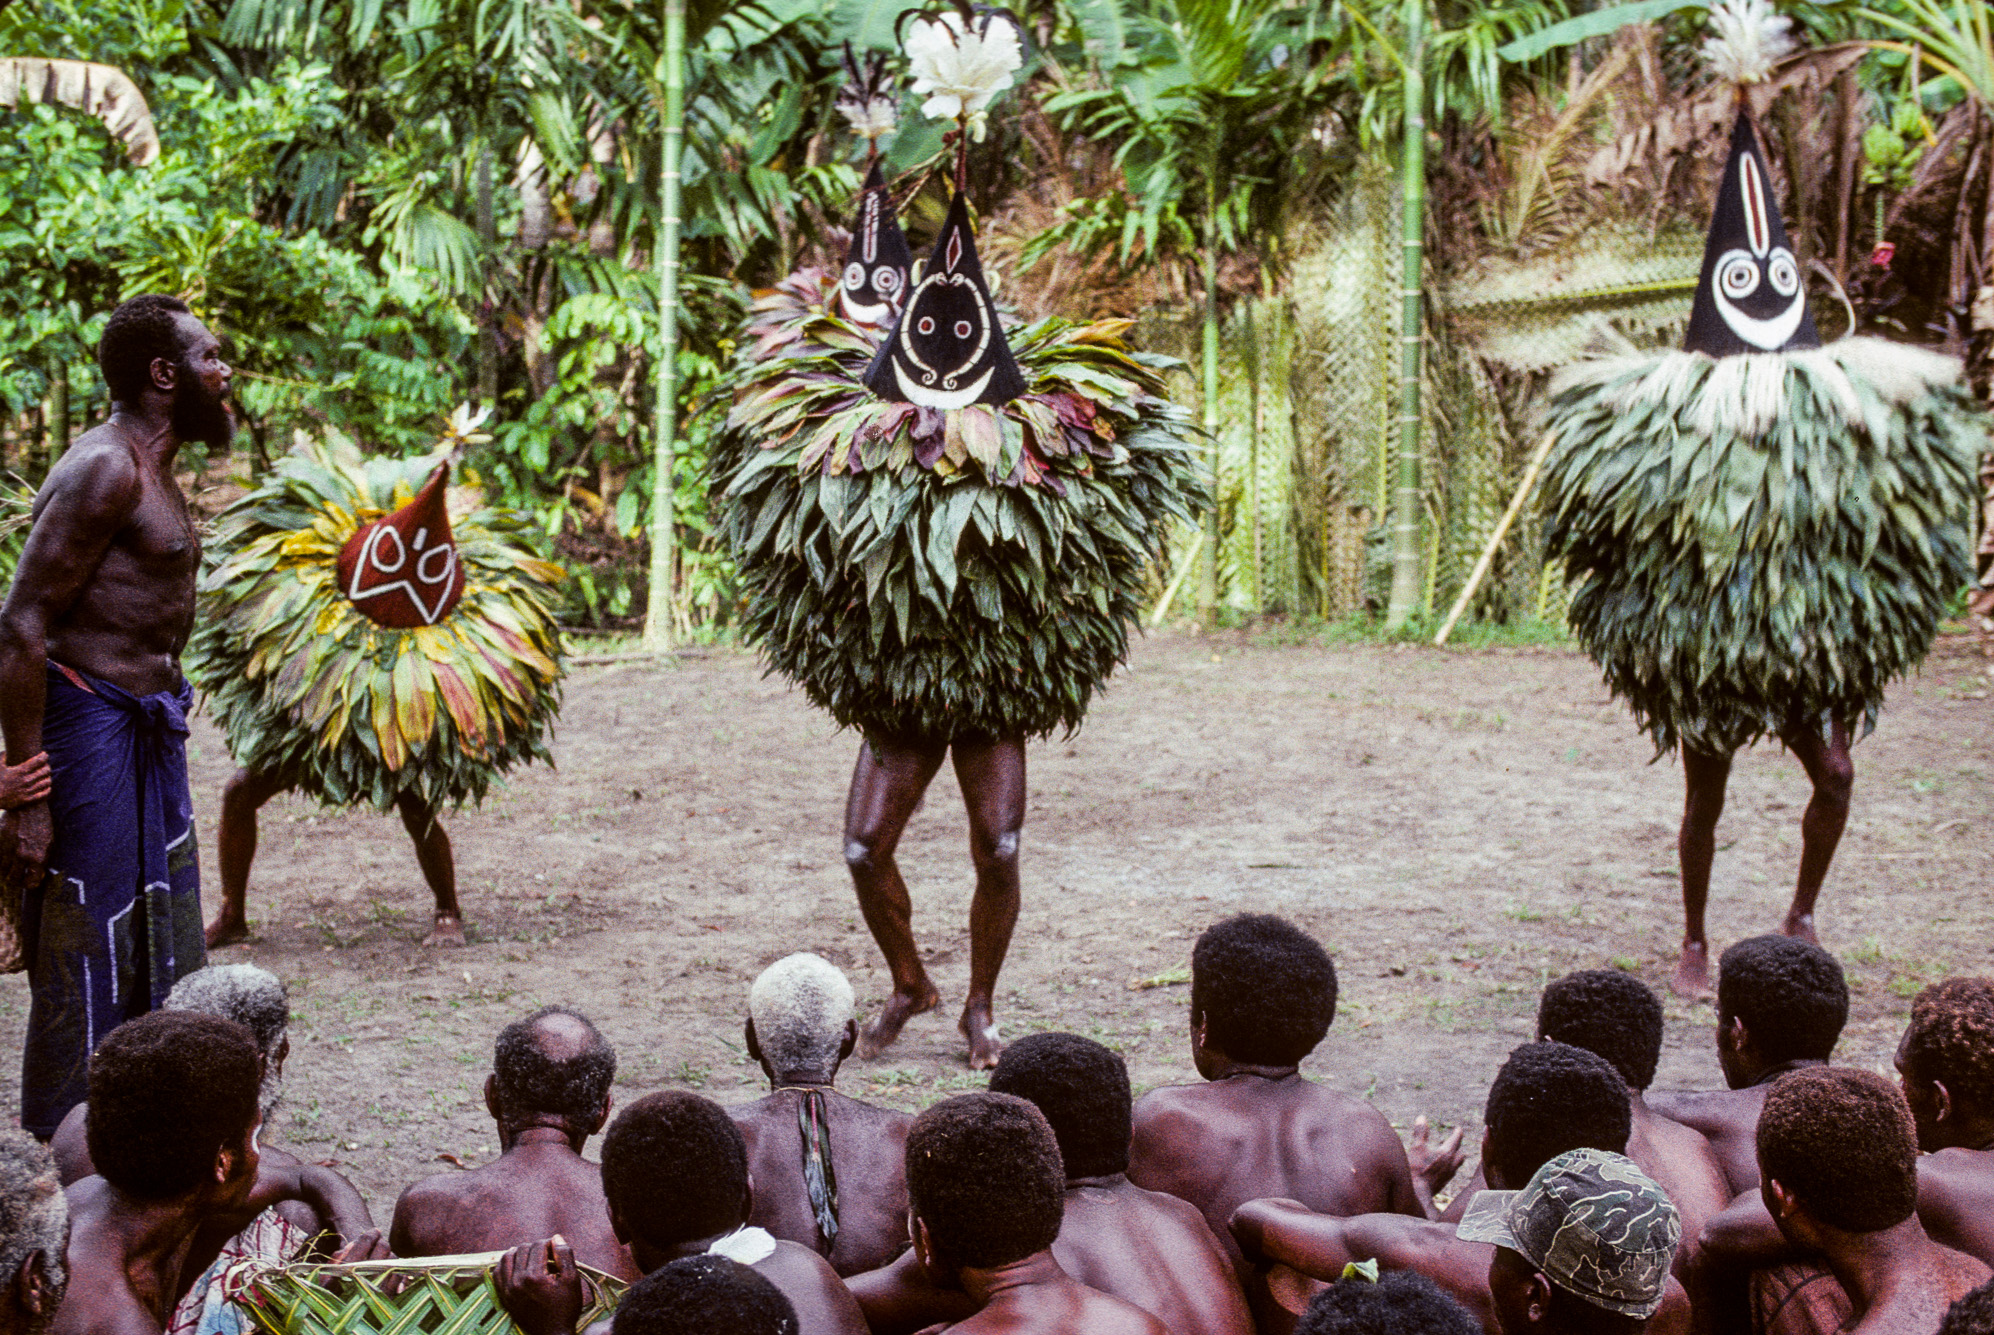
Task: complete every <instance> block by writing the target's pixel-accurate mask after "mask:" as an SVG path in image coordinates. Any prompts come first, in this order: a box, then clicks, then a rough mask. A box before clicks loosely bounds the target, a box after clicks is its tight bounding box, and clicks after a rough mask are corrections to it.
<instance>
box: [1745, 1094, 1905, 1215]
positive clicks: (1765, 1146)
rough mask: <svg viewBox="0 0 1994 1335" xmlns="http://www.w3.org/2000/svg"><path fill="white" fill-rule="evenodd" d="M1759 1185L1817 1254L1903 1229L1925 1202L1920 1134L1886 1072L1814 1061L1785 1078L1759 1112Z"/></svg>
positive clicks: (1769, 1204) (1772, 1206) (1770, 1206)
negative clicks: (1859, 1237)
mask: <svg viewBox="0 0 1994 1335" xmlns="http://www.w3.org/2000/svg"><path fill="white" fill-rule="evenodd" d="M1758 1147H1759V1173H1760V1176H1761V1178H1762V1180H1763V1184H1762V1186H1761V1188H1760V1191H1761V1194H1763V1195H1764V1197H1765V1203H1766V1209H1768V1210H1769V1211H1771V1212H1772V1217H1773V1222H1774V1223H1776V1224H1778V1225H1779V1231H1780V1232H1781V1233H1784V1234H1785V1235H1786V1237H1787V1240H1788V1241H1790V1242H1792V1243H1794V1244H1796V1245H1798V1246H1801V1247H1805V1248H1808V1249H1810V1250H1820V1249H1823V1246H1824V1243H1825V1242H1831V1241H1835V1240H1837V1239H1839V1238H1844V1237H1847V1236H1848V1235H1856V1234H1866V1233H1880V1232H1882V1231H1883V1230H1884V1229H1888V1228H1895V1227H1896V1226H1897V1225H1899V1224H1901V1223H1903V1222H1904V1221H1905V1220H1907V1219H1909V1218H1910V1217H1911V1214H1912V1212H1913V1211H1915V1210H1916V1209H1917V1208H1918V1132H1917V1128H1916V1127H1914V1126H1913V1125H1912V1123H1911V1110H1910V1108H1909V1107H1907V1106H1906V1105H1905V1103H1904V1095H1903V1094H1902V1093H1901V1092H1899V1090H1898V1088H1897V1086H1895V1085H1893V1084H1891V1083H1890V1082H1889V1081H1888V1080H1885V1079H1884V1078H1883V1077H1882V1076H1880V1075H1875V1074H1873V1073H1871V1072H1869V1071H1857V1070H1853V1069H1850V1068H1846V1067H1827V1066H1814V1067H1808V1068H1807V1069H1805V1070H1800V1071H1791V1072H1788V1073H1787V1074H1786V1075H1783V1076H1781V1077H1780V1078H1779V1079H1778V1081H1776V1082H1775V1083H1774V1084H1773V1086H1772V1088H1771V1089H1770V1090H1768V1091H1767V1092H1766V1102H1765V1108H1764V1110H1763V1111H1761V1112H1760V1113H1759V1131H1758Z"/></svg>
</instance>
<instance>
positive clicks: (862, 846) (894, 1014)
mask: <svg viewBox="0 0 1994 1335" xmlns="http://www.w3.org/2000/svg"><path fill="white" fill-rule="evenodd" d="M947 751H948V746H947V744H946V743H941V742H935V743H929V744H923V745H919V746H915V745H909V744H906V743H899V742H889V741H873V740H871V739H867V740H865V741H862V742H860V743H859V758H858V764H857V765H856V766H854V767H853V769H852V788H851V793H850V794H849V795H848V796H847V797H846V799H845V866H846V867H848V868H850V870H851V873H852V888H853V889H855V890H857V891H858V897H859V911H860V912H861V913H863V914H864V915H865V925H866V926H867V927H868V928H870V929H871V931H872V939H873V940H874V941H877V942H878V943H879V950H880V953H881V954H883V955H885V956H886V967H887V969H888V971H889V972H891V974H892V975H893V995H891V996H889V997H888V998H887V999H886V1005H885V1006H884V1007H883V1008H882V1009H881V1010H880V1012H879V1014H878V1016H877V1017H875V1018H874V1019H873V1021H872V1023H870V1024H868V1025H867V1026H866V1027H865V1030H864V1032H862V1033H861V1034H860V1035H859V1046H858V1053H859V1055H860V1056H861V1057H874V1056H877V1055H878V1054H879V1053H880V1051H881V1050H882V1049H884V1048H885V1047H887V1046H888V1045H889V1044H891V1043H892V1042H893V1040H894V1039H896V1038H898V1037H900V1027H901V1026H902V1025H904V1024H906V1023H907V1021H908V1020H910V1019H912V1018H913V1017H914V1016H916V1015H919V1014H920V1013H921V1012H922V1011H927V1010H933V1009H934V1008H935V1006H936V1005H937V1004H939V1003H940V1001H941V999H942V998H941V994H940V993H938V992H936V991H935V985H934V984H933V983H931V982H929V981H928V971H927V970H926V969H924V968H923V967H922V966H921V952H920V951H919V950H918V949H917V948H916V947H915V945H914V904H913V901H912V900H911V899H910V898H909V897H908V894H907V883H906V882H905V881H903V880H901V879H900V864H899V863H898V862H896V861H894V857H893V852H894V850H895V849H896V848H898V847H899V846H900V835H901V833H902V832H903V831H904V830H906V828H907V821H908V819H909V818H910V817H911V816H913V814H914V809H915V808H916V807H918V806H919V805H920V804H921V794H922V793H924V792H926V791H927V790H928V784H929V782H930V781H932V780H933V779H934V777H935V771H936V770H939V769H940V768H941V767H942V756H943V755H944V754H945V753H946V752H947Z"/></svg>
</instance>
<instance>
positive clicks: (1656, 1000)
mask: <svg viewBox="0 0 1994 1335" xmlns="http://www.w3.org/2000/svg"><path fill="white" fill-rule="evenodd" d="M1537 1037H1539V1038H1544V1039H1549V1040H1550V1041H1551V1042H1553V1043H1569V1044H1570V1045H1571V1046H1573V1047H1575V1048H1584V1049H1585V1050H1586V1051H1587V1052H1591V1053H1595V1054H1597V1055H1598V1056H1601V1057H1604V1058H1606V1060H1607V1061H1609V1062H1611V1063H1612V1064H1613V1068H1614V1069H1615V1070H1617V1071H1619V1072H1620V1078H1621V1079H1622V1080H1625V1081H1626V1082H1627V1088H1629V1089H1646V1088H1647V1087H1648V1086H1649V1085H1650V1084H1652V1083H1653V1082H1654V1079H1655V1065H1656V1063H1658V1062H1659V1061H1661V1059H1662V999H1661V998H1660V997H1658V996H1656V995H1655V989H1653V988H1652V987H1649V986H1648V985H1647V984H1646V983H1644V982H1642V981H1641V980H1640V979H1639V978H1636V977H1635V976H1634V975H1633V974H1631V973H1622V972H1620V970H1618V969H1584V970H1581V971H1580V972H1578V973H1568V974H1566V975H1565V976H1564V977H1563V978H1560V979H1559V980H1558V981H1557V982H1555V983H1552V984H1551V985H1550V986H1549V987H1547V988H1545V989H1544V995H1543V997H1542V998H1541V999H1540V1000H1539V1001H1538V1003H1537Z"/></svg>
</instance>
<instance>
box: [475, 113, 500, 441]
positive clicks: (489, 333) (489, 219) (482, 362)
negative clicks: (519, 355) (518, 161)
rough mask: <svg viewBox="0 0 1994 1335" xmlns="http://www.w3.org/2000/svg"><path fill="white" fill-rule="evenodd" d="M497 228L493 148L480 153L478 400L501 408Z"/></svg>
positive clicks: (489, 141)
mask: <svg viewBox="0 0 1994 1335" xmlns="http://www.w3.org/2000/svg"><path fill="white" fill-rule="evenodd" d="M497 249H498V226H497V223H496V222H495V221H494V219H493V215H492V145H491V140H490V139H486V140H485V144H484V147H483V148H481V149H480V150H479V151H478V401H479V402H480V403H482V404H484V405H485V406H486V407H487V408H495V407H497V406H498V329H497V323H498V312H497V311H496V310H495V309H494V308H493V306H492V266H493V263H494V252H495V251H496V250H497Z"/></svg>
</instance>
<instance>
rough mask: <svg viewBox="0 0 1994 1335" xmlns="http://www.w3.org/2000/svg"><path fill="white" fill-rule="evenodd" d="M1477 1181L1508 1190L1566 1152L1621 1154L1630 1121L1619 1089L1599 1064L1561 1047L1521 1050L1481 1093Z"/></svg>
mask: <svg viewBox="0 0 1994 1335" xmlns="http://www.w3.org/2000/svg"><path fill="white" fill-rule="evenodd" d="M1482 1124H1483V1126H1484V1127H1485V1128H1486V1130H1485V1131H1484V1133H1483V1137H1482V1173H1483V1175H1484V1176H1485V1177H1486V1178H1487V1179H1488V1184H1489V1185H1490V1186H1491V1187H1494V1188H1497V1189H1507V1190H1514V1189H1516V1188H1518V1187H1520V1186H1521V1185H1522V1184H1523V1183H1525V1182H1527V1181H1529V1180H1530V1176H1531V1174H1533V1173H1535V1172H1536V1171H1537V1170H1538V1169H1539V1168H1541V1167H1543V1166H1544V1165H1545V1164H1546V1163H1548V1162H1550V1161H1551V1160H1552V1159H1554V1158H1556V1157H1557V1156H1558V1155H1560V1154H1563V1153H1565V1152H1566V1151H1568V1150H1579V1149H1586V1150H1609V1151H1611V1152H1613V1153H1615V1154H1619V1153H1620V1152H1622V1151H1623V1150H1625V1149H1626V1148H1627V1137H1628V1135H1629V1134H1630V1133H1631V1132H1632V1131H1633V1127H1634V1115H1633V1111H1632V1109H1631V1108H1630V1106H1629V1104H1628V1101H1627V1082H1626V1081H1625V1080H1624V1079H1622V1078H1621V1075H1620V1072H1618V1071H1616V1070H1615V1069H1614V1068H1613V1066H1612V1065H1611V1064H1610V1063H1609V1062H1608V1061H1607V1060H1606V1059H1605V1058H1604V1057H1600V1056H1597V1055H1595V1054H1593V1053H1590V1052H1587V1051H1586V1050H1585V1049H1584V1048H1575V1047H1573V1046H1571V1045H1570V1044H1568V1043H1525V1044H1524V1045H1523V1046H1521V1047H1519V1048H1517V1049H1516V1050H1515V1051H1514V1052H1512V1053H1510V1054H1509V1060H1508V1061H1505V1062H1504V1063H1503V1064H1502V1069H1501V1070H1499V1071H1497V1072H1496V1078H1495V1081H1494V1083H1492V1084H1491V1085H1490V1086H1489V1099H1488V1103H1487V1105H1486V1106H1485V1107H1484V1109H1483V1112H1482Z"/></svg>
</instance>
